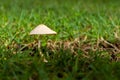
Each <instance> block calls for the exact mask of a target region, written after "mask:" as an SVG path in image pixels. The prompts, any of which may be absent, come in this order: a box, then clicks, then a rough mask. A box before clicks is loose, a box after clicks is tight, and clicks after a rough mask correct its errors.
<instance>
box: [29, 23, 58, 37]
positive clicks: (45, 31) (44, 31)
mask: <svg viewBox="0 0 120 80" xmlns="http://www.w3.org/2000/svg"><path fill="white" fill-rule="evenodd" d="M35 34H38V35H44V34H57V33H56V32H55V31H53V30H51V29H50V28H48V27H47V26H46V25H44V24H41V25H38V26H37V27H36V28H35V29H33V30H32V31H31V32H30V35H35Z"/></svg>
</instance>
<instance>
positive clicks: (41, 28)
mask: <svg viewBox="0 0 120 80" xmlns="http://www.w3.org/2000/svg"><path fill="white" fill-rule="evenodd" d="M52 34H57V33H56V32H55V31H53V30H51V29H50V28H48V27H47V26H46V25H44V24H40V25H38V26H37V27H36V28H34V29H33V30H32V31H31V32H30V35H39V37H40V36H42V35H52ZM40 47H41V42H40V40H38V51H39V52H40V55H41V56H43V54H42V52H41V49H40ZM44 61H45V60H44ZM45 62H47V61H45Z"/></svg>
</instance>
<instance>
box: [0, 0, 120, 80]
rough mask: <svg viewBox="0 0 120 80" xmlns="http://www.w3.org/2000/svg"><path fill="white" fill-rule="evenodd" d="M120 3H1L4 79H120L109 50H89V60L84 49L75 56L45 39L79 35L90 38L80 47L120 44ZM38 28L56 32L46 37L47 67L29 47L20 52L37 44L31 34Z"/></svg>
mask: <svg viewBox="0 0 120 80" xmlns="http://www.w3.org/2000/svg"><path fill="white" fill-rule="evenodd" d="M119 3H120V1H119V0H117V1H114V0H109V1H108V0H91V1H90V0H86V1H84V0H81V1H79V0H74V1H69V0H66V1H63V0H44V1H41V0H25V1H24V0H12V1H11V0H0V79H1V80H14V79H15V80H59V79H62V80H81V79H82V80H119V79H120V77H119V76H120V62H119V61H111V60H110V59H111V58H110V54H109V53H108V52H106V51H95V52H94V51H89V52H88V55H87V56H89V58H86V57H83V54H85V53H84V52H82V51H81V50H78V52H77V54H78V55H77V56H76V55H74V54H71V51H70V50H64V49H63V48H60V49H59V50H56V51H55V52H50V51H49V50H48V49H47V48H46V42H47V40H52V41H53V42H56V41H58V42H59V41H68V40H69V41H72V40H74V39H76V38H78V37H81V36H87V39H86V40H85V41H84V42H82V41H80V44H84V43H86V44H87V43H91V44H96V42H97V40H98V39H99V38H100V37H103V38H104V39H105V40H107V41H108V42H110V43H114V42H116V37H115V35H114V33H116V34H117V35H118V36H119V35H120V29H119V28H120V19H119V17H120V15H119V13H120V7H119ZM39 24H46V25H47V26H49V27H50V28H52V29H53V30H55V31H56V32H57V33H58V34H57V35H55V36H43V39H42V50H43V53H44V55H45V58H46V59H47V60H48V63H44V62H43V60H42V58H41V57H40V56H39V55H38V51H37V50H34V51H33V48H32V47H31V46H30V48H27V49H25V50H23V51H20V49H21V46H22V45H24V44H29V43H30V44H31V43H32V42H34V41H35V40H36V39H38V36H30V35H29V32H30V31H31V30H32V29H33V28H34V27H35V26H37V25H39ZM117 43H119V39H118V40H117ZM16 44H17V45H16ZM30 54H32V55H30ZM103 54H107V55H106V56H105V57H103V56H102V55H103Z"/></svg>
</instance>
